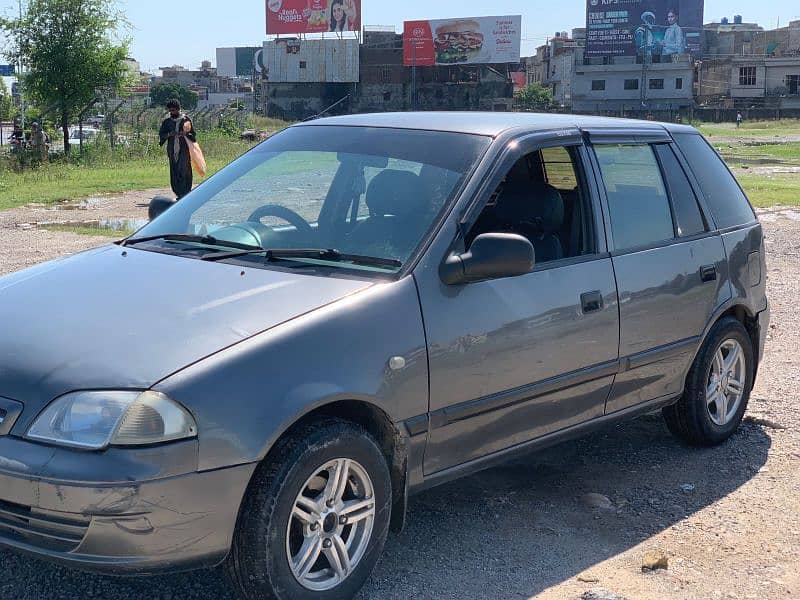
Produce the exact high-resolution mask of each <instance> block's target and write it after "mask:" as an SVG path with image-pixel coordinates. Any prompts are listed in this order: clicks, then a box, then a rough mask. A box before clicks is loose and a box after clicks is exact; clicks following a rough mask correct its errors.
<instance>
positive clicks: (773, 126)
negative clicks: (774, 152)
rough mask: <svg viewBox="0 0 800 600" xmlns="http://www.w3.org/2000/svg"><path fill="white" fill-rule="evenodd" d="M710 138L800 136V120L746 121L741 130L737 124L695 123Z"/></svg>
mask: <svg viewBox="0 0 800 600" xmlns="http://www.w3.org/2000/svg"><path fill="white" fill-rule="evenodd" d="M693 125H694V126H695V127H697V128H698V129H700V131H701V132H703V134H704V135H706V136H708V137H714V136H725V137H735V136H743V137H752V136H775V135H791V134H800V119H781V120H779V121H745V122H744V123H742V127H741V128H740V129H737V128H736V123H693Z"/></svg>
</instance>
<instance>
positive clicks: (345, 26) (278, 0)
mask: <svg viewBox="0 0 800 600" xmlns="http://www.w3.org/2000/svg"><path fill="white" fill-rule="evenodd" d="M329 31H335V32H341V31H361V0H267V34H268V35H278V34H298V33H325V32H329Z"/></svg>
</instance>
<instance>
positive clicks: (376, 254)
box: [0, 113, 769, 599]
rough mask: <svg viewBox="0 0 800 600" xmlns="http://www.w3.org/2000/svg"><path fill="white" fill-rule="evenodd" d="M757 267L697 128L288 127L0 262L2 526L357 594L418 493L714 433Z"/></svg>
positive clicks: (756, 298)
mask: <svg viewBox="0 0 800 600" xmlns="http://www.w3.org/2000/svg"><path fill="white" fill-rule="evenodd" d="M765 278H766V269H765V263H764V240H763V234H762V230H761V226H760V225H759V223H758V221H757V219H756V216H755V214H754V212H753V210H752V208H751V206H750V204H749V203H748V201H747V198H746V197H745V195H744V193H743V192H742V190H741V188H740V187H739V186H738V185H737V183H736V181H735V179H734V178H733V176H732V175H731V173H730V171H729V170H728V169H727V168H726V167H725V164H724V163H723V162H722V160H721V159H720V158H719V156H718V155H717V154H716V153H715V152H714V151H713V149H712V148H711V147H710V146H709V145H708V144H707V143H706V141H705V140H704V139H703V138H702V137H701V136H700V135H699V134H698V133H697V131H695V130H694V129H692V128H690V127H686V126H677V125H664V124H657V123H652V122H637V121H624V120H611V119H602V118H591V117H575V116H554V115H520V114H481V113H463V114H460V113H430V114H428V113H416V114H415V113H405V114H380V115H363V116H348V117H337V118H329V119H320V120H317V121H313V122H309V123H304V124H301V125H298V126H294V127H290V128H288V129H286V130H285V131H283V132H282V133H279V134H277V135H275V136H274V137H273V138H271V139H270V140H268V141H266V142H264V143H262V144H260V145H259V146H257V147H256V148H254V149H253V150H251V151H250V152H248V153H247V154H245V155H244V156H242V157H241V158H239V159H238V160H236V161H235V162H234V163H232V164H231V165H229V166H228V167H226V168H225V169H223V170H222V171H221V172H220V173H218V174H217V175H215V176H214V177H212V178H210V179H209V180H208V181H206V182H204V183H203V184H202V185H200V186H199V187H198V188H197V189H196V190H194V191H193V192H192V193H191V194H189V195H188V196H186V197H185V198H184V199H182V200H181V201H180V202H179V203H177V204H175V205H174V206H172V207H170V208H169V209H168V210H166V212H164V213H163V214H161V215H160V216H158V217H157V218H156V219H155V220H153V221H152V222H151V223H150V224H148V225H147V226H146V227H144V228H143V229H142V230H141V231H139V232H138V233H136V234H135V236H133V237H131V238H128V239H126V240H124V241H122V242H119V243H117V244H115V245H110V246H107V247H103V248H98V249H95V250H91V251H88V252H84V253H82V254H78V255H75V256H72V257H69V258H65V259H62V260H59V261H55V262H50V263H46V264H42V265H39V266H37V267H34V268H31V269H28V270H25V271H21V272H19V273H16V274H12V275H10V276H6V277H4V278H1V279H0V315H1V316H0V331H1V332H2V334H0V396H2V398H0V544H2V545H4V546H6V547H10V548H15V549H18V550H20V551H24V552H29V553H32V554H34V555H36V556H40V557H44V558H48V559H52V560H55V561H58V562H61V563H64V564H67V565H71V566H75V567H79V568H86V569H93V570H101V571H106V572H111V573H116V574H126V573H127V574H145V573H153V572H156V571H159V570H162V569H188V568H194V567H202V566H212V565H217V564H220V563H223V562H225V564H226V565H227V568H228V570H229V572H230V573H231V575H232V580H233V582H234V585H235V586H236V588H237V590H238V592H239V593H240V595H241V596H242V597H243V598H249V599H262V598H280V599H288V598H291V599H298V598H299V599H304V598H308V599H327V598H346V597H350V596H352V595H354V594H355V593H356V592H357V591H358V590H359V588H360V587H361V586H362V584H363V583H364V581H365V580H366V579H367V577H368V576H369V574H370V572H371V570H372V568H373V566H374V565H375V563H376V561H377V560H378V557H379V555H380V553H381V550H382V548H383V545H384V541H385V539H386V536H387V533H388V531H389V530H390V528H400V527H402V525H403V521H404V518H405V510H406V502H407V498H408V496H409V494H410V493H413V492H416V491H419V490H422V489H425V488H428V487H430V486H433V485H437V484H440V483H443V482H445V481H448V480H450V479H452V478H454V477H458V476H461V475H464V474H467V473H470V472H474V471H477V470H479V469H483V468H486V467H488V466H491V465H493V464H496V463H497V462H498V461H502V460H505V459H508V458H510V457H512V456H514V455H517V454H519V453H521V452H526V451H530V450H532V449H536V448H540V447H543V446H546V445H549V444H553V443H556V442H561V441H563V440H565V439H567V438H570V437H573V436H576V435H580V434H583V433H585V432H587V431H589V430H591V429H592V428H595V427H598V426H601V425H604V424H607V423H609V422H612V421H615V420H620V419H627V418H630V417H633V416H636V415H639V414H642V413H646V412H651V411H653V410H656V409H662V410H663V414H664V418H665V419H666V423H667V425H668V427H669V428H670V430H671V431H672V432H674V433H675V434H676V435H677V436H678V437H679V438H681V439H682V440H684V441H685V442H688V443H689V444H693V445H698V446H708V445H713V444H719V443H721V442H723V441H725V440H727V439H728V438H729V437H730V436H731V434H732V433H733V432H734V430H735V429H736V428H737V427H738V426H739V424H740V422H741V421H742V417H743V414H744V412H745V409H746V407H747V401H748V397H749V394H750V390H751V388H752V387H753V382H754V379H755V376H756V371H757V368H758V363H759V360H760V358H761V357H762V355H763V348H764V339H765V336H766V331H767V328H768V321H769V309H768V304H767V298H766V294H765ZM66 291H69V298H70V302H69V303H67V304H65V303H64V302H63V295H64V293H65V292H66ZM53 306H59V310H58V311H57V312H56V311H54V310H53Z"/></svg>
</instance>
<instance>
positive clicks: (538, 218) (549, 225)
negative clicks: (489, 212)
mask: <svg viewBox="0 0 800 600" xmlns="http://www.w3.org/2000/svg"><path fill="white" fill-rule="evenodd" d="M497 216H498V218H499V219H500V220H502V221H504V222H505V224H506V225H512V226H513V224H514V223H520V222H523V221H524V222H528V223H530V222H533V223H534V224H535V225H536V227H537V229H538V230H539V232H540V233H553V232H554V231H558V230H559V229H560V228H561V226H562V225H563V224H564V200H563V199H562V198H561V194H560V193H559V192H558V190H557V189H556V188H554V187H553V186H552V185H549V184H546V183H530V184H528V185H527V186H514V187H512V188H506V189H504V190H503V193H502V195H501V197H500V199H499V200H498V202H497Z"/></svg>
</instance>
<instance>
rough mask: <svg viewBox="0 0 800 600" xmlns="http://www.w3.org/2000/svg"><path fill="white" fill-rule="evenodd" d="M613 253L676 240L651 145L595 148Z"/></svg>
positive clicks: (659, 172) (662, 182) (670, 212)
mask: <svg viewBox="0 0 800 600" xmlns="http://www.w3.org/2000/svg"><path fill="white" fill-rule="evenodd" d="M595 152H596V153H597V160H598V162H599V163H600V171H601V173H602V175H603V183H604V185H605V188H606V194H607V196H608V209H609V213H610V214H609V218H610V219H611V232H612V235H613V236H614V247H615V249H616V250H622V251H624V250H630V249H632V248H637V247H639V246H647V245H650V244H655V243H658V242H663V241H665V240H670V239H673V238H674V237H675V230H674V226H673V223H672V211H671V210H670V207H669V199H668V198H667V191H666V187H665V186H664V181H663V180H662V179H661V170H660V169H659V167H658V162H657V161H656V157H655V155H654V154H653V149H652V148H651V147H650V146H646V145H641V146H595Z"/></svg>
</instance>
